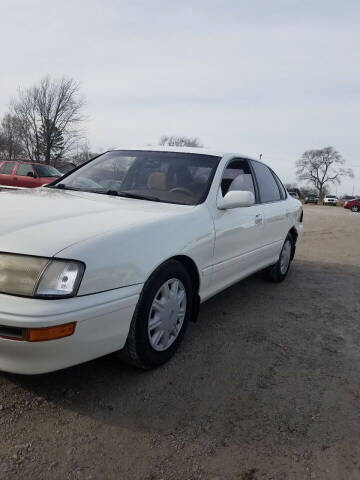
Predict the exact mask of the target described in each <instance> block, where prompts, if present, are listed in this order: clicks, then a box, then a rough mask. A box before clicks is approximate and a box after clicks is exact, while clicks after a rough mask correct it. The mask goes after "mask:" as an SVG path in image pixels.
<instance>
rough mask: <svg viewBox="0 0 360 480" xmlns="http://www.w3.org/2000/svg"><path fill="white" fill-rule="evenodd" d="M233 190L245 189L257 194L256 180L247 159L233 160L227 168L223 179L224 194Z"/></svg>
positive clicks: (222, 189)
mask: <svg viewBox="0 0 360 480" xmlns="http://www.w3.org/2000/svg"><path fill="white" fill-rule="evenodd" d="M232 190H243V191H248V192H252V193H253V194H254V195H255V188H254V181H253V178H252V174H251V170H250V166H249V163H248V161H247V160H233V161H231V162H230V163H229V164H228V166H227V167H226V168H225V170H224V173H223V177H222V180H221V192H222V194H223V196H224V195H225V194H226V193H227V192H231V191H232Z"/></svg>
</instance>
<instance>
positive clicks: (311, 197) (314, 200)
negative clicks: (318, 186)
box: [305, 194, 319, 205]
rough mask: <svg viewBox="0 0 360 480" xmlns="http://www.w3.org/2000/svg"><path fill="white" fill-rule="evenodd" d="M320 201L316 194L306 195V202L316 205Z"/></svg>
mask: <svg viewBox="0 0 360 480" xmlns="http://www.w3.org/2000/svg"><path fill="white" fill-rule="evenodd" d="M318 201H319V197H318V196H317V195H314V194H310V195H308V196H307V197H305V203H314V204H315V205H317V203H318Z"/></svg>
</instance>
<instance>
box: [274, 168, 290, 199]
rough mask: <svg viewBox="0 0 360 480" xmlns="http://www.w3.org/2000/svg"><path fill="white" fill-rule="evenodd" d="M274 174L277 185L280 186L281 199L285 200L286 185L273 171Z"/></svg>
mask: <svg viewBox="0 0 360 480" xmlns="http://www.w3.org/2000/svg"><path fill="white" fill-rule="evenodd" d="M272 174H273V175H274V178H275V181H276V183H277V186H278V187H279V190H280V195H281V199H282V200H284V199H285V198H286V197H287V195H286V190H285V187H284V185H283V184H282V182H281V180H280V178H279V177H278V176H277V175H276V173H275V172H273V171H272Z"/></svg>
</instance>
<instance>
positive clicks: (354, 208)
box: [351, 205, 359, 212]
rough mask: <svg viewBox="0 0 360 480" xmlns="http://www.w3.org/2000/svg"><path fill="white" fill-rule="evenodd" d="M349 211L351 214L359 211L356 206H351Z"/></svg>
mask: <svg viewBox="0 0 360 480" xmlns="http://www.w3.org/2000/svg"><path fill="white" fill-rule="evenodd" d="M351 211H352V212H358V211H359V207H358V206H357V205H353V206H352V207H351Z"/></svg>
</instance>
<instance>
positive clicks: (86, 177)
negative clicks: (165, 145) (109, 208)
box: [54, 150, 220, 205]
mask: <svg viewBox="0 0 360 480" xmlns="http://www.w3.org/2000/svg"><path fill="white" fill-rule="evenodd" d="M219 161H220V157H216V156H212V155H203V154H191V153H175V152H155V151H141V150H136V151H135V150H114V151H110V152H106V153H104V154H103V155H100V156H99V157H97V158H95V159H94V160H92V161H91V162H89V163H87V164H85V165H84V166H83V167H81V168H79V169H78V170H76V171H75V172H73V173H71V174H70V175H68V176H67V177H66V178H64V179H63V180H61V182H58V183H57V184H56V185H54V187H57V188H64V189H69V190H71V189H74V190H83V191H87V192H93V193H102V194H108V195H119V196H125V197H132V198H139V199H144V200H153V201H160V202H166V203H178V204H183V205H196V204H199V203H202V202H203V201H204V200H205V198H206V196H207V194H208V192H209V189H210V185H211V182H212V179H213V177H214V174H215V170H216V167H217V165H218V164H219Z"/></svg>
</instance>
